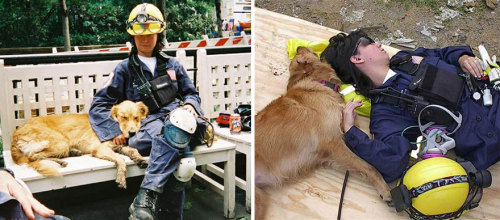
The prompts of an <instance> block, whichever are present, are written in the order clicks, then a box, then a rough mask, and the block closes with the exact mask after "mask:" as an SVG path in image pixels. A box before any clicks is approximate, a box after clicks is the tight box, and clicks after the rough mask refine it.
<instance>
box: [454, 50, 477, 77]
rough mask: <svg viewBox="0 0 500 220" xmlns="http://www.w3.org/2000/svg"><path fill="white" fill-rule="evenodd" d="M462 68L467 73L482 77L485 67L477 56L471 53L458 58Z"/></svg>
mask: <svg viewBox="0 0 500 220" xmlns="http://www.w3.org/2000/svg"><path fill="white" fill-rule="evenodd" d="M458 63H459V64H460V68H462V70H463V71H464V72H465V73H467V74H471V75H473V76H475V77H476V78H480V77H482V76H483V68H482V67H481V63H480V62H479V59H478V58H477V57H471V56H469V55H463V56H461V57H460V58H459V59H458Z"/></svg>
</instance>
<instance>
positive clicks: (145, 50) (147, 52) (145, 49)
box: [134, 34, 158, 57]
mask: <svg viewBox="0 0 500 220" xmlns="http://www.w3.org/2000/svg"><path fill="white" fill-rule="evenodd" d="M157 39H158V34H149V35H135V36H134V40H135V45H136V46H137V53H138V54H139V55H141V56H145V57H152V56H153V50H154V48H155V46H156V40H157Z"/></svg>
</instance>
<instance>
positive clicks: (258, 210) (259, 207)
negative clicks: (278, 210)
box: [255, 187, 268, 219]
mask: <svg viewBox="0 0 500 220" xmlns="http://www.w3.org/2000/svg"><path fill="white" fill-rule="evenodd" d="M267 207H268V198H267V196H266V194H265V191H264V190H262V189H260V188H259V187H255V219H264V217H266V211H267Z"/></svg>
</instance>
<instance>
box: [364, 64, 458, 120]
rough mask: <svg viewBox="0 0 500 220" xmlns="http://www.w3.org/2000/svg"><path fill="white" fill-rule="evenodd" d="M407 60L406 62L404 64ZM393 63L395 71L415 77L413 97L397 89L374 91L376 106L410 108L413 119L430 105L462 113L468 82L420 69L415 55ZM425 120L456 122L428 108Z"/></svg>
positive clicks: (428, 67)
mask: <svg viewBox="0 0 500 220" xmlns="http://www.w3.org/2000/svg"><path fill="white" fill-rule="evenodd" d="M402 59H403V61H401V60H402ZM402 59H397V60H396V61H397V64H394V62H391V68H395V69H398V70H401V71H404V72H406V73H408V74H412V75H415V77H414V78H413V81H412V82H411V83H410V85H409V90H410V91H412V92H413V94H415V95H413V94H404V93H401V92H400V91H396V90H395V89H393V88H385V89H373V90H372V91H370V96H371V97H372V101H373V102H374V103H388V104H392V105H396V106H399V107H400V108H403V109H407V110H408V111H409V112H410V114H411V115H412V116H413V117H418V115H419V114H420V112H421V111H422V109H424V108H425V107H426V106H428V105H431V104H432V105H440V106H443V107H446V108H447V109H449V110H450V111H452V112H454V113H458V110H459V106H460V101H461V98H462V94H463V91H464V86H465V81H464V79H463V78H462V77H460V76H458V75H457V74H455V73H451V72H448V71H446V70H444V69H441V68H439V67H436V66H433V65H430V64H425V65H423V66H420V65H418V64H413V63H412V62H411V56H409V58H408V56H406V57H403V58H402ZM421 118H422V120H423V121H433V122H436V123H438V124H444V125H449V124H451V123H453V122H454V119H453V118H452V117H451V116H450V115H449V114H448V113H446V112H444V111H442V110H441V109H439V108H425V109H424V111H423V112H422V113H421Z"/></svg>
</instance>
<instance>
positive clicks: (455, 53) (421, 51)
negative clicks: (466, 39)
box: [395, 46, 483, 78]
mask: <svg viewBox="0 0 500 220" xmlns="http://www.w3.org/2000/svg"><path fill="white" fill-rule="evenodd" d="M405 54H409V55H413V56H421V57H438V58H439V59H440V60H444V61H446V62H447V63H449V64H452V65H455V66H457V67H460V68H461V69H462V71H464V72H465V73H467V74H471V75H473V76H475V77H478V78H479V77H482V75H483V70H482V67H481V64H480V63H479V59H478V58H476V57H475V56H474V53H472V49H471V48H470V47H469V46H450V47H445V48H437V49H426V48H423V47H420V48H418V49H416V50H415V51H400V52H398V53H397V54H396V55H395V57H399V56H403V55H405Z"/></svg>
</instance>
